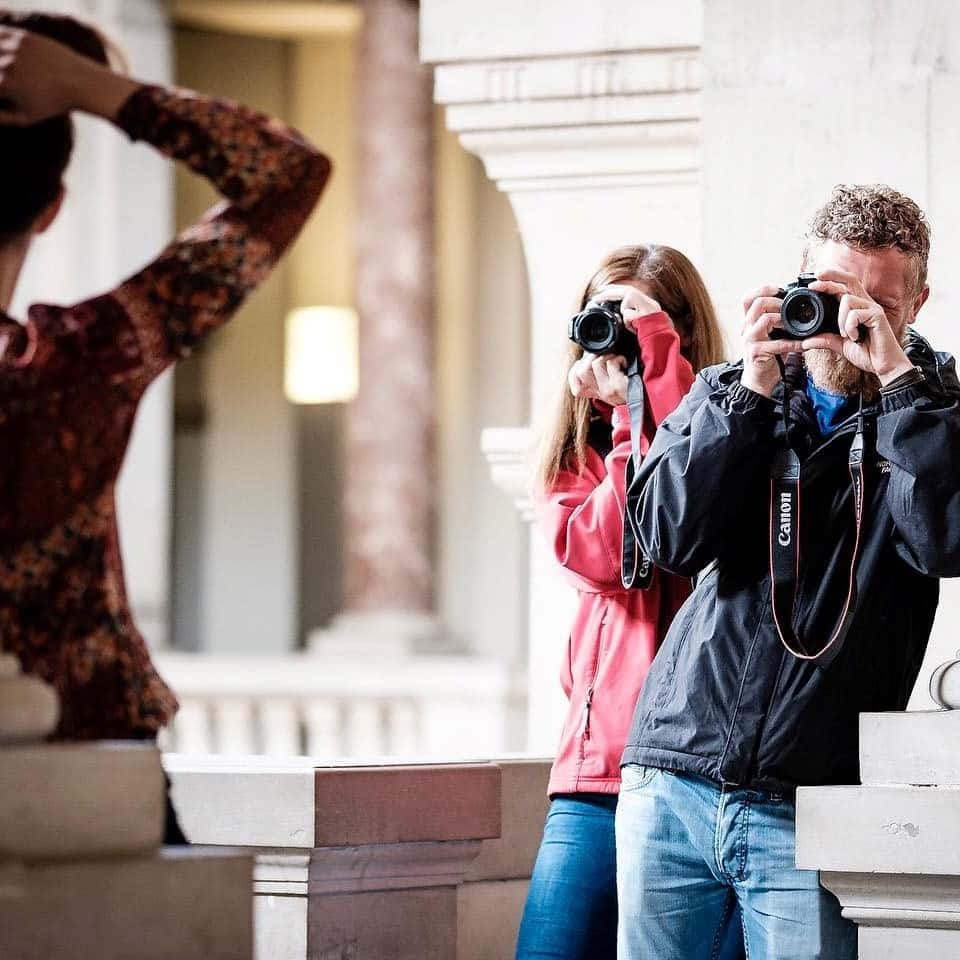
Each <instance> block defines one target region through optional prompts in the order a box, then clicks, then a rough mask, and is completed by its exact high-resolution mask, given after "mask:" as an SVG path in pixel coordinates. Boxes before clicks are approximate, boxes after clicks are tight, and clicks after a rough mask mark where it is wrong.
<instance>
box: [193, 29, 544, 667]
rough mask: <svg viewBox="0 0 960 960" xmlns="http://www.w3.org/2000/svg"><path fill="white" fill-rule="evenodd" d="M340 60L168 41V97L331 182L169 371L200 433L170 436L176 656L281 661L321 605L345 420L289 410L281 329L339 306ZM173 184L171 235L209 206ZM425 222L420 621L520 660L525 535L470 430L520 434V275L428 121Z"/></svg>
mask: <svg viewBox="0 0 960 960" xmlns="http://www.w3.org/2000/svg"><path fill="white" fill-rule="evenodd" d="M354 42H355V40H354V38H353V37H352V36H350V35H349V34H339V35H331V36H329V37H311V38H308V39H304V40H302V41H297V42H282V41H279V40H271V39H264V38H252V37H244V36H240V35H228V34H221V33H212V32H205V31H196V30H189V29H181V30H178V32H177V50H178V80H179V82H181V83H184V84H186V85H188V86H196V87H198V88H200V89H204V90H211V91H214V92H217V93H221V94H224V95H229V96H231V97H234V98H236V99H240V100H245V101H248V102H251V103H253V104H254V105H256V106H258V107H261V108H262V109H266V110H269V111H271V112H275V113H278V114H280V115H281V116H282V117H284V118H285V119H286V120H288V121H289V122H291V123H293V124H294V125H295V126H296V127H297V128H299V129H300V130H302V131H303V133H304V134H305V135H306V136H307V137H308V138H309V139H311V140H312V141H314V142H315V143H317V144H318V145H319V146H320V147H321V149H323V150H324V151H325V152H326V153H328V155H330V157H331V158H332V160H333V167H334V175H333V178H332V179H331V181H330V183H329V185H328V188H327V190H326V192H325V194H324V196H323V199H322V201H321V204H320V206H319V207H318V209H317V211H316V213H315V214H314V216H313V217H312V218H311V220H310V222H309V223H308V225H307V226H306V228H305V230H304V232H303V234H302V235H301V237H300V239H299V240H298V242H297V244H296V246H295V247H294V249H293V250H292V251H291V253H290V254H289V256H288V257H287V259H286V260H285V262H284V265H283V267H281V269H280V271H278V274H277V275H276V276H275V277H274V278H273V279H272V280H271V281H270V283H269V284H268V285H267V286H266V287H265V288H264V289H263V290H261V291H259V292H258V293H257V294H256V296H255V297H254V298H253V299H252V300H251V302H250V304H249V305H248V306H247V307H245V308H244V310H243V311H242V312H241V314H240V315H239V316H238V317H237V318H236V319H235V320H234V321H233V322H232V323H231V324H230V326H229V327H228V328H227V329H226V330H224V331H222V332H221V333H220V334H218V335H217V336H216V337H214V338H213V339H212V340H211V342H210V344H209V346H208V347H207V348H206V349H205V355H204V357H203V358H202V359H201V360H200V361H199V362H197V361H193V363H194V364H196V366H197V369H194V370H190V369H188V368H186V367H184V368H183V369H182V375H181V376H180V380H179V394H180V399H181V406H182V407H184V408H187V409H190V408H193V409H195V408H196V403H195V402H193V401H191V394H193V395H194V400H195V398H196V394H198V393H199V394H200V395H202V396H204V397H205V406H206V413H207V418H206V424H205V431H206V433H205V435H203V434H200V433H198V432H196V431H194V432H192V433H191V432H189V431H183V430H181V431H180V433H179V434H178V438H179V439H178V454H179V455H180V458H181V459H180V463H179V466H180V469H178V473H177V476H178V493H179V496H178V498H177V520H176V524H175V535H176V549H177V569H176V572H175V583H176V594H177V598H178V599H177V610H178V624H179V629H178V638H177V639H178V645H181V646H185V647H188V648H191V647H201V648H204V649H213V650H222V649H235V650H263V651H269V650H281V649H286V648H289V647H291V646H293V645H294V644H295V642H296V640H298V639H300V637H299V636H296V637H295V634H299V631H300V628H301V626H302V627H304V628H309V627H312V626H318V625H320V624H319V623H318V622H317V618H318V617H321V616H324V615H328V614H330V613H332V612H334V611H335V610H336V609H337V608H338V606H339V598H340V589H341V579H342V563H341V557H340V553H341V542H342V540H341V538H342V534H343V531H342V526H341V514H340V503H339V493H340V489H341V485H342V483H343V482H349V477H343V476H342V460H341V457H342V443H341V439H342V432H343V428H344V423H345V418H346V417H347V416H349V407H346V408H302V409H300V410H297V409H295V408H292V407H291V406H290V405H289V404H287V402H286V400H285V399H284V397H283V393H282V380H281V378H282V349H283V330H282V323H283V317H284V314H285V312H286V310H287V309H288V308H289V307H293V306H306V305H310V304H350V303H352V301H353V263H352V261H353V243H352V224H353V195H354V185H355V181H354V171H355V163H354V155H353V132H354V128H353V124H354V122H355V119H356V118H355V116H354V96H353V89H352V78H353V55H354V53H353V51H354ZM177 186H178V208H177V213H178V219H179V221H180V222H181V223H183V222H186V221H187V219H188V218H189V217H192V216H193V215H195V213H196V212H197V211H199V210H201V209H202V208H203V206H204V205H205V204H206V203H207V202H208V200H209V199H210V198H211V196H212V194H211V193H210V191H209V190H208V189H207V188H206V187H205V186H204V185H203V184H202V183H199V182H197V181H196V180H195V179H193V178H190V177H186V176H182V177H180V179H179V180H178V185H177ZM436 210H437V213H436V218H437V219H436V229H437V363H438V386H437V403H438V421H439V434H438V439H437V442H438V454H439V457H438V460H439V486H438V489H439V491H440V499H439V502H438V504H437V535H436V536H437V541H436V550H437V560H438V563H437V567H438V589H437V603H438V613H439V615H440V617H441V620H442V621H443V622H444V624H445V625H446V626H447V627H448V628H449V629H450V631H451V633H452V634H453V636H454V638H455V640H456V641H458V642H459V643H460V644H461V645H463V646H464V647H467V648H469V649H472V650H476V651H478V652H484V653H490V654H502V655H503V656H504V657H506V658H508V659H515V658H521V659H522V656H523V650H522V645H523V629H524V628H523V624H524V621H525V616H526V592H525V589H526V588H525V581H526V577H525V570H526V537H525V533H524V530H523V527H522V524H521V521H520V519H519V517H518V516H517V515H516V512H515V510H514V509H513V507H512V505H511V504H510V503H509V501H508V500H507V498H505V497H504V496H503V494H502V493H500V492H499V491H497V490H496V489H495V488H494V487H493V484H492V482H491V481H490V478H489V471H488V469H487V467H486V464H485V463H484V461H483V458H482V455H481V453H480V431H481V429H482V428H483V427H486V426H510V425H519V424H521V423H523V422H524V421H525V419H526V417H527V411H528V394H529V387H528V377H527V373H526V371H527V360H528V336H529V335H528V329H529V324H528V322H527V290H526V281H525V268H524V265H523V256H522V252H521V249H520V242H519V238H518V236H517V229H516V224H515V221H514V219H513V214H512V212H511V210H510V206H509V203H508V202H507V200H506V198H505V197H504V196H503V195H502V194H500V193H499V192H498V191H497V190H496V189H495V188H494V187H493V185H492V184H491V183H490V182H489V181H488V180H487V179H486V177H485V175H484V173H483V170H482V167H481V165H480V164H479V162H478V161H477V160H476V159H474V158H472V157H470V156H469V155H468V154H467V153H466V152H465V151H464V150H462V148H461V147H460V146H459V144H458V143H457V141H456V139H455V138H454V137H452V136H451V135H450V134H448V133H446V132H445V131H444V129H443V125H442V121H441V119H440V118H439V114H438V120H437V204H436ZM201 437H202V439H201ZM184 458H185V459H186V461H187V469H186V471H185V470H184ZM298 480H299V482H298ZM297 487H299V488H300V496H299V498H298V497H297V493H296V490H297ZM301 551H302V553H301ZM301 560H302V563H303V566H302V571H303V575H304V583H303V590H304V593H305V598H304V603H303V604H302V605H301V603H300V600H299V597H298V579H299V571H300V569H301V567H300V562H301ZM307 591H309V593H307ZM237 598H248V599H246V600H245V601H243V602H239V603H238V602H237ZM301 609H302V612H303V615H304V619H305V620H306V622H305V623H303V624H302V625H301V624H300V623H299V614H300V612H301ZM197 637H198V638H199V639H195V638H197Z"/></svg>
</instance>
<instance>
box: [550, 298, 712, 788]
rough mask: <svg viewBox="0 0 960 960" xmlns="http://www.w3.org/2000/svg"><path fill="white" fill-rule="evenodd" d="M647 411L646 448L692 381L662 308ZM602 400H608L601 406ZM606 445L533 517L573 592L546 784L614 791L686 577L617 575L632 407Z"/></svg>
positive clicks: (648, 323)
mask: <svg viewBox="0 0 960 960" xmlns="http://www.w3.org/2000/svg"><path fill="white" fill-rule="evenodd" d="M638 327H639V330H640V334H639V340H640V356H641V360H642V363H643V371H644V373H643V380H644V384H645V386H646V394H647V398H646V404H647V416H646V422H645V425H644V437H643V439H642V441H641V450H642V451H643V452H644V453H645V452H646V450H647V449H648V447H649V445H650V441H651V440H652V439H653V434H654V432H655V431H656V427H657V426H658V425H659V423H660V422H661V420H663V418H664V417H666V416H667V414H669V413H671V412H672V411H673V410H674V408H675V407H676V406H677V404H679V402H680V400H681V399H682V398H683V396H684V395H685V394H686V392H687V391H688V390H689V388H690V386H691V384H692V383H693V379H694V375H693V370H692V369H691V367H690V364H689V363H688V362H687V361H686V359H685V358H684V357H683V355H682V354H681V353H680V339H679V337H678V336H677V333H676V331H675V330H674V328H673V324H672V323H671V322H670V318H669V317H668V316H667V315H666V314H665V313H656V314H652V315H650V316H648V317H645V318H643V319H642V320H640V321H639V323H638ZM606 409H608V410H609V409H610V408H606ZM611 425H612V428H613V450H612V451H611V453H610V454H609V455H608V456H607V457H606V459H603V458H601V456H600V455H599V454H597V453H596V452H595V451H594V450H593V449H589V450H588V452H587V462H586V463H585V464H584V469H583V472H582V473H580V474H579V475H578V474H577V473H576V472H575V471H572V470H567V471H564V472H563V473H561V475H560V477H559V479H558V480H557V483H556V484H555V486H554V488H553V489H552V490H550V491H549V492H547V493H544V494H541V495H540V496H539V497H538V498H537V504H536V507H537V520H538V523H539V525H540V527H541V529H542V530H543V531H544V533H545V534H546V536H547V538H548V541H549V543H550V546H551V547H552V548H553V552H554V555H555V556H556V558H557V561H558V562H559V563H560V565H561V566H562V567H563V568H564V571H565V572H566V575H567V577H568V579H569V580H570V581H571V583H572V584H573V585H574V587H576V589H577V593H578V596H579V601H578V605H577V613H576V617H575V619H574V622H573V626H572V628H571V631H570V637H569V641H568V646H567V653H566V656H565V657H564V661H563V666H562V670H561V675H560V679H561V683H562V685H563V689H564V691H565V692H566V694H567V698H568V699H569V701H570V706H569V709H568V711H567V717H566V721H565V723H564V726H563V733H562V735H561V738H560V746H559V749H558V752H557V758H556V760H555V762H554V764H553V770H552V772H551V775H550V784H549V787H548V792H549V793H550V794H551V795H552V794H555V793H585V792H589V793H617V792H618V791H619V789H620V755H621V753H622V752H623V746H624V743H625V742H626V738H627V732H628V729H629V727H630V720H631V718H632V717H633V709H634V706H635V705H636V702H637V696H638V694H639V692H640V687H641V685H642V684H643V681H644V678H645V677H646V675H647V670H648V668H649V666H650V663H651V661H652V660H653V657H654V655H655V654H656V652H657V648H658V647H659V645H660V642H661V640H662V639H663V636H664V634H665V632H666V629H667V627H668V626H669V625H670V622H671V620H672V619H673V617H674V615H675V614H676V612H677V610H678V609H679V607H680V605H681V604H682V603H683V601H684V600H685V599H686V598H687V596H688V594H689V592H690V587H689V583H688V581H686V580H684V579H681V578H679V577H675V576H673V575H672V574H668V573H665V572H664V571H662V570H657V571H656V573H655V574H654V580H653V583H652V585H651V587H650V589H649V590H644V591H641V590H624V588H623V586H622V584H621V581H620V551H621V541H622V537H623V514H624V491H625V476H626V468H627V461H628V460H629V459H630V414H629V410H628V408H627V407H626V406H622V407H616V408H614V409H613V410H612V415H611Z"/></svg>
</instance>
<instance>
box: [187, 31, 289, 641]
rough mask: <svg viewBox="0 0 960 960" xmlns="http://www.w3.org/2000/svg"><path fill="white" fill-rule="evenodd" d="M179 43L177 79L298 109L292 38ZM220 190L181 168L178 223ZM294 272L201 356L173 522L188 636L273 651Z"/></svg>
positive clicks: (281, 276)
mask: <svg viewBox="0 0 960 960" xmlns="http://www.w3.org/2000/svg"><path fill="white" fill-rule="evenodd" d="M176 52H177V60H176V63H177V66H176V76H177V80H178V82H179V83H181V84H183V85H186V86H189V87H195V88H197V89H200V90H203V91H204V92H210V93H214V94H217V95H220V96H228V97H231V98H234V99H237V100H241V101H244V102H246V103H249V104H251V105H252V106H255V107H257V108H259V109H262V110H265V111H267V112H269V113H274V114H279V115H281V116H284V115H287V114H288V112H289V110H288V107H289V93H288V88H289V52H288V47H287V44H285V43H283V42H280V41H276V40H268V39H262V38H251V37H242V36H234V35H225V34H216V33H206V32H202V31H192V30H178V31H177V36H176ZM213 199H214V197H213V192H212V191H211V190H210V189H209V187H207V185H206V184H205V183H203V182H202V181H200V180H199V179H197V178H195V177H191V176H189V175H188V174H184V173H180V175H179V176H178V180H177V219H178V222H179V223H181V224H183V223H186V222H188V221H189V220H190V219H192V218H193V217H195V216H196V215H197V213H198V212H200V211H201V210H202V209H203V208H204V207H206V206H207V205H208V204H209V203H210V202H212V200H213ZM288 282H289V265H288V264H282V265H281V266H280V268H279V269H277V270H276V271H275V272H274V274H273V275H272V276H271V278H270V279H269V280H268V281H267V283H265V284H264V285H263V287H261V288H260V289H259V290H257V291H256V293H255V294H254V295H253V296H252V297H251V298H250V300H249V301H248V303H247V305H246V306H245V307H244V308H243V309H242V310H241V311H240V313H239V314H238V315H237V317H235V318H234V319H233V320H232V321H231V323H230V324H229V325H228V326H227V327H226V328H225V329H223V330H221V331H219V332H218V333H217V334H215V335H214V336H213V337H211V339H210V340H209V342H208V343H207V344H206V345H205V346H204V348H203V355H202V358H201V359H200V360H199V362H200V364H201V366H202V381H203V383H202V396H203V406H204V411H203V412H204V416H205V422H204V424H203V430H204V432H203V434H202V438H201V437H200V436H198V435H197V434H193V435H192V441H191V442H190V445H189V446H190V449H189V453H190V454H192V459H193V462H192V464H190V465H185V464H184V462H183V459H182V458H181V459H180V460H179V461H178V464H177V466H178V475H179V477H178V479H179V480H180V481H181V483H180V486H179V489H181V490H183V489H184V485H183V476H182V473H181V471H182V470H183V469H187V470H193V471H194V473H195V482H194V483H193V484H192V485H190V489H192V491H193V497H191V498H190V499H189V500H185V499H184V498H182V497H181V498H179V499H178V502H177V503H176V505H175V510H176V514H177V515H176V518H175V524H174V537H175V551H176V556H177V557H178V560H181V561H183V562H184V563H187V564H188V567H189V569H190V570H191V571H192V573H193V574H194V576H195V577H196V578H197V582H195V583H187V582H185V578H184V577H183V576H182V574H183V572H184V571H183V568H181V569H180V570H178V571H177V573H178V575H177V577H176V580H175V583H176V590H175V604H176V615H177V627H178V631H177V632H178V636H177V642H178V645H182V646H186V647H202V648H203V649H207V650H237V651H257V652H261V651H262V652H269V651H282V650H286V649H289V648H291V647H292V646H293V645H294V643H295V624H296V602H297V589H296V543H297V540H296V525H297V517H296V509H295V507H296V498H295V463H296V461H295V447H294V429H293V427H294V424H293V417H292V412H291V409H290V406H289V404H287V402H286V400H285V399H284V395H283V322H284V316H285V314H286V309H287V304H288V294H287V286H288ZM193 362H196V361H193ZM178 439H179V440H183V439H184V438H183V436H182V433H181V434H180V436H178ZM178 446H179V449H178V453H180V454H183V453H184V452H185V451H184V447H183V445H182V444H179V445H178ZM188 558H189V559H188ZM187 605H189V607H190V609H191V610H192V615H190V616H186V615H185V614H186V610H187ZM194 632H195V634H196V635H195V636H194V635H192V634H194Z"/></svg>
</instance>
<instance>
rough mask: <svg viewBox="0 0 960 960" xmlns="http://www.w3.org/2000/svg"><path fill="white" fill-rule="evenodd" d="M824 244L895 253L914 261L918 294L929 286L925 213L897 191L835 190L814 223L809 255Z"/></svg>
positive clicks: (873, 187)
mask: <svg viewBox="0 0 960 960" xmlns="http://www.w3.org/2000/svg"><path fill="white" fill-rule="evenodd" d="M823 240H834V241H836V242H837V243H845V244H847V246H850V247H857V248H858V249H860V250H884V249H888V248H890V247H896V248H897V249H898V250H900V251H902V252H903V253H904V254H906V255H907V256H908V257H909V258H910V259H911V260H912V261H913V264H914V270H915V273H914V277H913V281H914V289H915V290H916V291H918V292H919V291H920V290H922V289H923V288H924V286H925V285H926V282H927V258H928V257H929V255H930V224H929V223H928V222H927V218H926V215H925V214H924V212H923V211H922V210H921V209H920V207H918V206H917V204H916V203H914V202H913V200H911V199H910V198H909V197H907V196H904V194H902V193H900V192H899V191H898V190H894V189H893V187H888V186H887V185H886V184H882V183H870V184H845V183H841V184H839V185H838V186H836V187H834V188H833V193H832V194H831V196H830V199H829V200H828V201H827V202H826V203H825V204H824V205H823V206H822V207H821V208H820V209H819V210H818V211H817V212H816V213H815V214H814V215H813V219H812V220H811V221H810V229H809V230H808V231H807V242H808V250H809V248H810V247H811V246H814V245H815V244H816V243H817V242H818V241H823ZM805 259H806V258H805Z"/></svg>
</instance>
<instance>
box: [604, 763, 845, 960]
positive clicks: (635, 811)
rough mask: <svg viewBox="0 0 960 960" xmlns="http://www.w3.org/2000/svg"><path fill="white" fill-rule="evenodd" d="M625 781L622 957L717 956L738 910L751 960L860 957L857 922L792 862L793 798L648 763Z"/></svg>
mask: <svg viewBox="0 0 960 960" xmlns="http://www.w3.org/2000/svg"><path fill="white" fill-rule="evenodd" d="M622 774H623V782H622V786H621V793H620V804H619V808H618V810H617V826H616V829H617V868H618V869H617V890H618V893H619V899H620V943H619V951H620V952H619V954H618V956H619V958H620V960H649V958H651V957H656V958H657V960H713V958H716V957H718V956H719V955H720V953H719V951H720V938H721V934H722V931H723V928H724V926H725V924H726V923H727V920H728V918H729V917H730V916H731V913H732V912H733V910H734V909H735V908H736V907H737V905H739V907H740V911H741V921H742V924H743V939H744V944H745V946H746V951H747V956H748V957H749V958H750V960H856V956H857V931H856V926H855V925H854V924H853V923H851V922H850V921H849V920H844V919H843V917H842V916H841V915H840V904H839V903H838V902H837V899H836V898H835V897H834V896H833V895H832V894H830V893H828V892H827V891H826V890H824V889H823V888H822V887H821V886H820V883H819V875H818V874H817V872H816V871H815V870H798V869H797V868H796V867H795V866H794V832H795V811H794V805H793V803H792V801H790V800H789V799H787V798H784V797H780V796H779V795H776V794H771V793H767V792H765V791H760V790H743V789H739V788H735V787H727V786H724V787H721V786H720V785H719V784H716V783H713V782H712V781H710V780H706V779H702V778H700V777H693V776H687V775H684V774H677V773H670V772H668V771H666V770H660V769H658V768H656V767H643V766H638V765H636V764H629V765H628V766H626V767H624V768H623V771H622Z"/></svg>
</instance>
